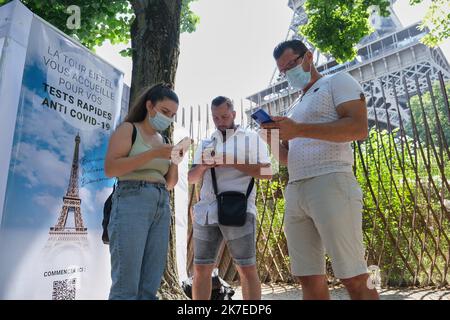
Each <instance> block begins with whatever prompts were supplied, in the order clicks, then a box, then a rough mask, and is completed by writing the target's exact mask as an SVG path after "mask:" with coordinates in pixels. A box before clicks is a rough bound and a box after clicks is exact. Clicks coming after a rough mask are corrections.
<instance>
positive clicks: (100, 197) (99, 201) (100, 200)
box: [95, 187, 113, 208]
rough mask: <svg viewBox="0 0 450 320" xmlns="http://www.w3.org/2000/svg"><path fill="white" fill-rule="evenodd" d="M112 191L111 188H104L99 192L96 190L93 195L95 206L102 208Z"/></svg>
mask: <svg viewBox="0 0 450 320" xmlns="http://www.w3.org/2000/svg"><path fill="white" fill-rule="evenodd" d="M112 189H113V188H110V187H106V188H103V189H101V190H98V191H97V192H96V193H95V204H96V205H97V206H99V207H100V208H103V204H104V203H105V201H106V199H108V197H109V195H110V194H111V192H112Z"/></svg>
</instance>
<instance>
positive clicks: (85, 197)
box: [80, 187, 96, 215]
mask: <svg viewBox="0 0 450 320" xmlns="http://www.w3.org/2000/svg"><path fill="white" fill-rule="evenodd" d="M80 198H81V209H82V211H83V215H84V214H90V213H94V212H95V207H96V206H95V202H94V196H93V195H92V191H91V190H89V189H88V188H84V187H83V188H81V189H80Z"/></svg>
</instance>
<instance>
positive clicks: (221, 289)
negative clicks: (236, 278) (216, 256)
mask: <svg viewBox="0 0 450 320" xmlns="http://www.w3.org/2000/svg"><path fill="white" fill-rule="evenodd" d="M193 281H194V277H193V276H191V277H190V278H188V279H186V280H184V281H183V283H182V285H181V287H182V288H183V291H184V293H185V294H186V295H187V296H188V298H190V299H192V283H193ZM211 282H212V286H211V300H232V299H231V297H232V296H233V295H234V290H233V288H232V287H231V286H230V285H229V284H228V283H227V282H226V281H225V280H223V279H222V278H221V277H219V269H217V268H214V270H213V272H212V274H211Z"/></svg>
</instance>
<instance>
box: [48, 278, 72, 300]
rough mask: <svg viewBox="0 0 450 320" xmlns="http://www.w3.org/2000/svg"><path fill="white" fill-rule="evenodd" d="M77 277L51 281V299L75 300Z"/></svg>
mask: <svg viewBox="0 0 450 320" xmlns="http://www.w3.org/2000/svg"><path fill="white" fill-rule="evenodd" d="M76 284H77V279H76V278H73V279H65V280H60V281H53V295H52V300H75V293H76Z"/></svg>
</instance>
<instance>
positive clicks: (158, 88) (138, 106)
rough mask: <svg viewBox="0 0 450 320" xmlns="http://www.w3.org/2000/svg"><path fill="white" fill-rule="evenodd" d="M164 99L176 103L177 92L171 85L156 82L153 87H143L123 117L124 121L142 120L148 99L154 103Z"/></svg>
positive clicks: (145, 115)
mask: <svg viewBox="0 0 450 320" xmlns="http://www.w3.org/2000/svg"><path fill="white" fill-rule="evenodd" d="M165 99H170V100H172V101H174V102H176V103H177V104H178V103H179V102H178V96H177V94H176V93H175V92H174V91H173V90H172V85H170V84H165V83H158V84H156V85H154V86H153V87H147V88H145V89H144V90H143V92H142V94H140V95H139V97H138V98H137V99H136V101H135V103H134V104H133V107H132V108H131V110H130V112H129V113H128V115H127V117H126V118H125V122H140V121H143V120H144V119H145V117H147V108H146V103H147V101H149V100H150V101H151V102H152V104H153V105H155V104H156V103H157V102H158V101H163V100H165Z"/></svg>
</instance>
